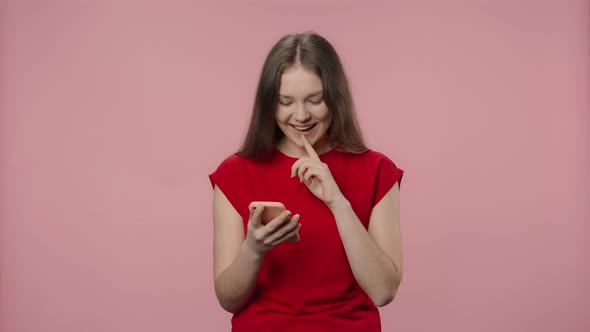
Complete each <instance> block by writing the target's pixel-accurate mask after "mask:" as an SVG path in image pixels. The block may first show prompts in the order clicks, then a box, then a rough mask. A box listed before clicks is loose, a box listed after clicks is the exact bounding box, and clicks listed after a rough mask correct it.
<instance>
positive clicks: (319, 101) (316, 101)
mask: <svg viewBox="0 0 590 332" xmlns="http://www.w3.org/2000/svg"><path fill="white" fill-rule="evenodd" d="M322 101H323V99H318V100H310V101H309V102H310V103H312V104H321V103H322Z"/></svg>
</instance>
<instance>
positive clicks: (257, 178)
mask: <svg viewBox="0 0 590 332" xmlns="http://www.w3.org/2000/svg"><path fill="white" fill-rule="evenodd" d="M320 159H321V160H322V162H324V163H326V164H328V166H329V168H330V172H331V173H332V176H333V177H334V179H335V181H336V183H337V184H338V187H339V188H340V190H341V191H342V193H343V194H344V196H345V197H346V198H347V199H348V200H349V201H350V203H351V205H352V208H353V209H354V211H355V213H356V215H357V216H358V218H359V220H360V221H361V222H362V224H363V226H364V227H365V229H366V228H368V224H369V217H370V214H371V209H372V208H373V206H375V205H376V204H377V203H378V202H379V200H380V199H381V198H382V197H383V196H384V195H385V194H386V193H387V192H388V191H389V189H391V187H392V186H393V185H394V184H395V183H396V182H397V181H399V182H400V184H401V178H402V175H403V172H404V171H403V170H402V169H400V168H398V167H397V166H396V165H395V164H394V162H393V161H391V160H390V159H389V158H388V157H387V156H385V155H383V154H381V153H379V152H376V151H372V150H369V151H366V152H364V153H361V154H353V153H348V152H342V151H339V150H336V149H332V150H330V151H328V152H326V153H323V154H321V155H320ZM296 160H297V158H292V157H289V156H287V155H285V154H283V153H282V152H280V151H279V150H277V149H275V150H274V152H273V154H272V157H271V158H270V159H269V160H267V161H252V160H250V159H247V158H244V157H241V156H239V155H237V154H234V155H231V156H229V157H228V158H227V159H225V160H224V161H223V162H222V163H221V164H220V165H219V167H218V168H217V170H216V171H215V172H213V173H212V174H210V175H209V178H210V180H211V184H212V185H213V186H215V184H217V186H218V187H219V188H220V189H221V191H222V192H223V193H224V194H225V195H226V196H227V198H228V200H229V201H230V202H231V204H232V205H233V207H234V208H235V209H236V211H238V213H239V214H240V215H241V216H242V220H243V222H244V235H246V232H247V228H246V226H247V223H248V218H249V211H248V205H249V204H250V202H252V201H279V202H282V203H283V204H285V206H286V207H287V209H288V210H289V211H291V212H292V214H293V215H294V214H300V215H301V218H300V220H299V222H300V223H301V224H302V226H301V229H300V231H299V235H300V237H301V241H299V242H296V243H290V242H289V243H281V244H279V245H278V246H276V247H275V248H273V249H271V250H270V251H269V252H268V253H267V254H266V257H265V259H264V262H263V264H262V267H261V269H260V273H259V275H258V279H257V282H256V290H255V292H254V294H253V296H252V298H251V300H250V302H249V303H248V304H247V305H246V306H245V307H244V308H243V309H242V310H241V311H240V312H238V313H236V314H234V315H233V317H232V331H234V332H245V331H248V332H250V331H252V332H254V331H255V332H266V331H268V332H271V331H272V332H274V331H281V332H289V331H297V332H300V331H304V332H315V331H317V332H329V331H339V332H347V331H350V332H352V331H355V332H356V331H363V332H378V331H381V322H380V317H379V311H378V309H377V307H376V306H375V304H374V303H373V302H372V301H371V299H370V298H369V297H368V296H367V295H366V293H365V292H364V291H363V290H362V288H361V287H360V286H359V284H358V283H357V281H356V279H355V278H354V275H353V274H352V270H351V268H350V265H349V262H348V259H347V257H346V253H345V251H344V246H343V245H342V241H341V239H340V235H339V233H338V229H337V227H336V223H335V220H334V216H333V215H332V213H331V212H330V210H329V209H328V207H327V206H326V205H325V203H324V202H322V201H321V200H320V199H319V198H317V197H315V196H314V195H313V194H312V193H311V192H310V191H309V189H307V187H306V186H305V184H304V183H300V182H299V177H297V176H295V177H294V178H291V177H290V176H291V166H292V165H293V163H294V162H295V161H296Z"/></svg>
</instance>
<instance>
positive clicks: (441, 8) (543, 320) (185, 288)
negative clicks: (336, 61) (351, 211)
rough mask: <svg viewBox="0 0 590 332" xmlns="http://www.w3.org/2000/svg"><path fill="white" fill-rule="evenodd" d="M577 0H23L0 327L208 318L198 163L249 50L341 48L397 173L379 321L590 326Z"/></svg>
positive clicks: (183, 325) (217, 316)
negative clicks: (397, 258)
mask: <svg viewBox="0 0 590 332" xmlns="http://www.w3.org/2000/svg"><path fill="white" fill-rule="evenodd" d="M589 13H590V7H589V6H588V2H587V1H563V0H553V1H550V0H547V1H535V0H521V1H508V0H503V1H467V0H463V1H459V0H454V1H437V0H424V1H410V0H406V1H379V2H376V1H372V2H371V1H363V2H362V4H361V1H354V2H353V1H330V2H328V1H323V2H320V1H311V0H305V1H297V2H295V1H289V2H287V1H273V2H271V1H235V2H233V3H232V2H228V1H216V2H215V3H213V2H212V1H211V2H209V3H208V4H204V3H200V2H198V1H180V0H174V1H170V0H168V1H164V0H161V1H130V0H124V1H122V0H116V1H115V0H109V1H74V0H71V1H65V0H60V1H58V0H54V1H40V0H39V1H33V0H4V1H2V3H1V14H0V15H1V16H0V24H1V26H0V33H1V36H0V37H1V38H0V66H1V67H0V79H1V81H0V84H1V85H0V93H1V96H0V97H1V98H0V106H1V118H0V120H1V122H0V126H1V127H0V135H1V136H0V142H1V146H0V148H1V155H0V157H1V165H0V183H1V197H0V204H1V205H0V217H1V228H0V232H1V233H0V254H1V256H0V264H1V265H0V273H1V274H0V286H1V288H0V309H1V311H0V330H1V331H2V332H39V331H43V332H70V331H71V332H74V331H75V332H79V331H85V332H104V331H108V332H119V331H121V332H123V331H125V332H128V331H143V332H151V331H154V332H156V331H158V332H159V331H175V332H181V331H187V332H188V331H228V330H229V327H230V321H229V319H230V314H228V313H226V312H224V311H223V310H222V309H221V307H220V306H219V305H218V303H217V300H216V298H215V295H214V291H213V281H212V273H213V272H212V218H211V198H212V191H211V187H210V184H209V182H208V178H207V175H208V174H209V173H210V172H211V171H213V170H214V169H215V167H216V166H217V165H218V164H219V163H220V162H221V160H223V158H225V157H226V156H228V155H229V154H230V153H232V152H233V151H234V150H235V149H237V147H238V145H239V143H240V142H241V139H242V137H243V136H244V134H245V130H246V126H247V122H248V119H249V114H250V110H251V105H252V102H253V95H254V91H255V86H256V82H257V79H258V74H259V71H260V68H261V65H262V62H263V61H264V57H265V55H266V54H267V52H268V50H269V49H270V47H271V46H272V44H273V43H274V42H276V40H278V38H280V37H281V36H282V35H283V34H286V33H289V32H298V31H305V30H310V29H311V30H315V31H317V32H319V33H320V34H322V35H324V36H325V37H326V38H328V40H330V41H331V42H332V43H333V45H334V46H335V47H336V49H337V51H338V52H339V53H340V55H341V57H342V60H343V62H344V65H345V69H346V70H347V73H348V75H349V78H350V81H351V86H352V91H353V95H354V98H355V102H356V106H357V109H358V114H359V117H360V122H361V126H362V129H363V131H364V134H365V136H366V138H367V141H368V142H369V144H370V147H371V148H373V149H375V150H378V151H381V152H384V153H386V154H387V155H388V156H390V157H391V158H392V159H393V160H394V161H395V162H396V163H397V164H398V166H399V167H401V168H403V169H404V170H405V171H406V175H405V176H404V182H403V184H402V194H401V197H402V233H403V240H404V257H405V275H404V280H403V282H402V286H401V289H400V291H399V293H398V296H397V298H396V299H395V301H394V302H393V303H391V304H390V305H388V306H386V307H384V308H381V309H380V310H381V314H382V322H383V330H384V331H404V332H409V331H416V332H423V331H454V332H459V331H478V332H487V331H535V332H543V331H568V332H581V331H589V330H590V316H589V315H588V308H590V264H588V262H589V261H590V259H589V258H590V244H589V242H588V240H589V238H590V225H589V221H590V203H589V202H590V189H589V188H590V172H589V170H590V147H589V146H590V111H589V110H590V100H589V93H588V91H589V90H590V82H589V75H588V74H589V72H590V71H589V69H590V66H589V58H588V55H589V52H588V51H589V48H590V45H589V40H590V32H589V31H590V27H589V24H588V21H589V20H588V19H589Z"/></svg>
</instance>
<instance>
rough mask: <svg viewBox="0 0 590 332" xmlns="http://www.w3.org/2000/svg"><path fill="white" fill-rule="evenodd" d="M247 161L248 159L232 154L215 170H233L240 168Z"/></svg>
mask: <svg viewBox="0 0 590 332" xmlns="http://www.w3.org/2000/svg"><path fill="white" fill-rule="evenodd" d="M248 161H249V159H247V158H245V157H242V156H240V155H239V154H237V153H233V154H231V155H229V156H227V157H226V158H225V159H223V160H222V161H221V163H219V166H218V167H217V168H218V169H219V168H233V167H236V166H241V165H243V164H245V163H247V162H248Z"/></svg>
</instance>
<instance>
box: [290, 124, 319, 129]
mask: <svg viewBox="0 0 590 332" xmlns="http://www.w3.org/2000/svg"><path fill="white" fill-rule="evenodd" d="M313 126H314V125H311V126H307V127H297V126H293V128H295V129H297V130H307V129H309V128H311V127H313Z"/></svg>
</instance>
